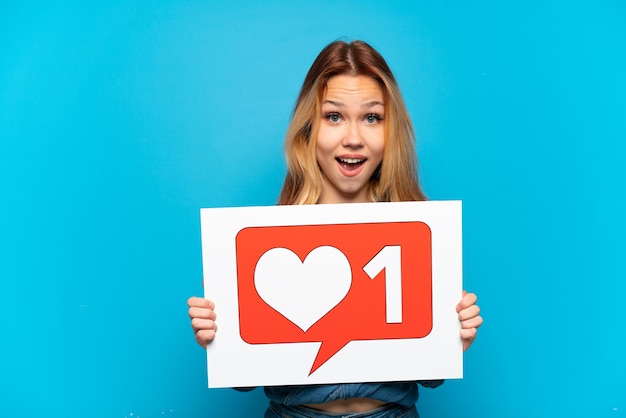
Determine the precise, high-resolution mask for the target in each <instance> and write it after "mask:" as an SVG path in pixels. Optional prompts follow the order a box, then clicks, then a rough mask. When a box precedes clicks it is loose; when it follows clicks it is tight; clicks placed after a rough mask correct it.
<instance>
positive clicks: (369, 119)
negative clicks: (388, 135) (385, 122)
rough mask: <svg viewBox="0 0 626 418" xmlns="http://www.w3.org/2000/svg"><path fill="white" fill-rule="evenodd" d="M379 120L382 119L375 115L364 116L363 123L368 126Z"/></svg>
mask: <svg viewBox="0 0 626 418" xmlns="http://www.w3.org/2000/svg"><path fill="white" fill-rule="evenodd" d="M381 120H382V118H381V117H380V115H379V114H377V113H372V114H369V115H367V116H365V122H367V123H370V124H373V123H376V122H378V121H381Z"/></svg>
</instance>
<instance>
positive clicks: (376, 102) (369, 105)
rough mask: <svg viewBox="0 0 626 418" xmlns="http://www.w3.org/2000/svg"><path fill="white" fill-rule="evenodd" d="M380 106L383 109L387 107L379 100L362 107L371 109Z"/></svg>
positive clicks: (364, 104)
mask: <svg viewBox="0 0 626 418" xmlns="http://www.w3.org/2000/svg"><path fill="white" fill-rule="evenodd" d="M379 105H380V106H382V107H385V104H384V103H383V102H381V101H378V100H372V101H371V102H367V103H363V104H362V105H361V107H366V108H370V107H374V106H379Z"/></svg>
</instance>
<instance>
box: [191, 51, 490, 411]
mask: <svg viewBox="0 0 626 418" xmlns="http://www.w3.org/2000/svg"><path fill="white" fill-rule="evenodd" d="M285 152H286V159H287V176H286V178H285V182H284V184H283V188H282V191H281V193H280V198H279V204H285V205H299V204H323V203H355V202H394V201H415V200H425V196H424V194H423V193H422V190H421V189H420V186H419V182H418V178H417V157H416V153H415V137H414V132H413V126H412V123H411V120H410V118H409V115H408V113H407V110H406V107H405V105H404V101H403V99H402V96H401V94H400V91H399V89H398V85H397V83H396V80H395V78H394V76H393V74H392V73H391V70H390V69H389V67H388V66H387V64H386V62H385V60H384V59H383V58H382V56H381V55H380V54H379V53H378V52H377V51H376V50H374V49H373V48H372V47H371V46H369V45H368V44H366V43H365V42H361V41H353V42H350V43H346V42H343V41H337V42H333V43H331V44H330V45H328V46H327V47H326V48H324V49H323V50H322V52H321V53H320V54H319V55H318V57H317V58H316V60H315V62H314V63H313V65H312V66H311V69H310V70H309V72H308V74H307V76H306V78H305V80H304V84H303V86H302V90H301V91H300V95H299V97H298V100H297V101H296V106H295V110H294V114H293V118H292V120H291V123H290V125H289V128H288V131H287V136H286V140H285ZM476 299H477V298H476V295H474V294H472V293H466V292H463V296H462V299H461V301H460V302H459V304H458V305H457V307H456V311H457V313H458V317H459V321H460V322H461V328H462V329H461V335H460V338H461V339H462V341H463V349H464V350H467V348H468V347H469V346H470V345H471V344H472V342H473V341H474V338H475V337H476V330H477V328H478V327H479V326H480V325H481V324H482V318H481V317H480V315H479V313H480V309H479V307H478V305H476ZM188 305H189V316H190V317H191V325H192V328H193V330H194V333H195V338H196V341H197V342H198V344H200V345H201V346H203V347H206V346H207V344H209V343H210V342H211V341H212V340H213V339H214V338H215V335H216V331H217V325H216V322H215V321H216V314H215V311H214V309H215V304H214V303H213V302H212V301H209V300H206V299H204V298H198V297H192V298H190V299H189V300H188ZM418 383H419V384H421V385H422V386H427V387H436V386H439V385H440V384H441V383H442V381H420V382H387V383H362V384H331V385H308V386H306V385H304V386H283V387H266V388H265V393H266V395H267V396H268V398H269V399H270V407H269V408H268V410H267V412H266V414H265V417H266V418H274V417H283V418H284V417H297V418H311V417H329V416H332V417H369V418H382V417H393V418H399V417H404V418H415V417H418V414H417V411H416V410H415V402H416V401H417V397H418V386H417V385H418Z"/></svg>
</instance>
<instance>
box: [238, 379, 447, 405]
mask: <svg viewBox="0 0 626 418" xmlns="http://www.w3.org/2000/svg"><path fill="white" fill-rule="evenodd" d="M418 383H419V384H420V385H422V386H425V387H429V388H436V387H437V386H439V385H441V384H442V383H443V380H420V381H418V382H385V383H343V384H332V385H302V386H266V387H265V395H266V396H267V397H268V398H269V399H270V400H271V401H274V402H276V403H279V404H283V405H303V404H319V403H326V402H330V401H335V400H337V399H349V398H372V399H377V400H379V401H383V402H393V403H396V404H399V405H403V406H411V405H415V402H417V397H418V390H417V384H418ZM250 389H252V388H248V389H247V390H250ZM239 390H246V388H239Z"/></svg>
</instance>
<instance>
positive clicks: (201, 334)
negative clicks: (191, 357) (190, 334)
mask: <svg viewBox="0 0 626 418" xmlns="http://www.w3.org/2000/svg"><path fill="white" fill-rule="evenodd" d="M195 337H196V342H197V343H198V344H200V345H201V346H202V347H204V348H206V347H207V345H208V344H209V343H210V342H211V341H213V339H215V330H209V329H203V330H200V331H198V332H196V335H195Z"/></svg>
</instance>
